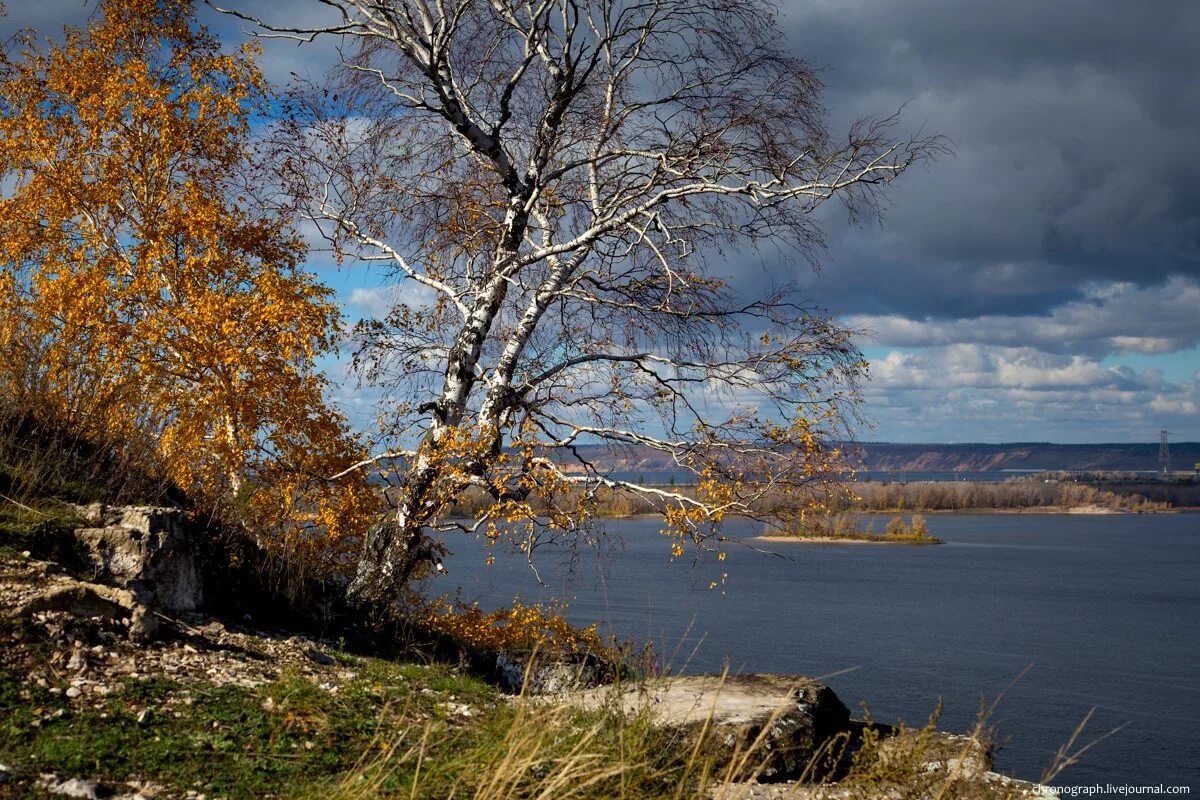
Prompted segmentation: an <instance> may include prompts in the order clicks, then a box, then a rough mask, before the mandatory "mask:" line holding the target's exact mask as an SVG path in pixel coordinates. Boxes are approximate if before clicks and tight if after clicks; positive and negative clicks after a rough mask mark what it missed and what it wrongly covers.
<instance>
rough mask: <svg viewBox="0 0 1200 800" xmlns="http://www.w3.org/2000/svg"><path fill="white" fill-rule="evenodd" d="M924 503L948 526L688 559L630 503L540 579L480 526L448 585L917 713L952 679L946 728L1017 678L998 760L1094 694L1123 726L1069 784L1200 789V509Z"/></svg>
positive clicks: (1028, 769)
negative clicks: (1079, 510) (887, 540)
mask: <svg viewBox="0 0 1200 800" xmlns="http://www.w3.org/2000/svg"><path fill="white" fill-rule="evenodd" d="M929 521H930V530H931V532H932V533H933V534H934V535H936V536H938V537H940V538H942V539H944V540H945V541H946V544H944V545H940V546H927V547H913V546H900V545H819V544H799V543H782V544H781V543H774V542H772V543H769V544H768V543H756V546H759V547H762V548H764V549H769V550H771V551H773V552H774V553H776V554H778V555H779V556H783V557H777V556H770V555H763V554H760V553H757V552H754V551H752V550H749V549H746V548H741V547H736V546H735V547H734V548H733V549H732V550H731V551H730V554H729V557H728V559H727V560H726V561H724V562H719V563H718V562H716V561H715V560H712V561H709V562H705V563H701V564H693V562H692V560H691V559H690V558H683V559H677V560H675V561H674V562H672V561H671V560H670V557H669V548H668V546H667V544H666V541H665V540H664V539H663V537H661V536H660V535H658V530H659V528H660V527H661V526H660V524H659V522H657V521H656V520H654V519H647V518H636V519H628V520H617V521H612V522H609V523H608V526H609V534H610V536H611V537H612V539H613V541H614V544H613V546H612V547H610V548H607V549H606V551H605V552H604V553H603V554H602V555H600V556H597V555H596V553H594V552H591V551H589V552H588V553H586V554H581V555H580V556H579V557H578V558H575V559H568V558H567V557H566V555H567V554H565V553H555V552H553V551H551V552H547V553H545V554H544V556H543V555H542V554H539V560H538V561H537V562H536V563H537V564H538V565H539V569H540V574H541V576H542V579H543V581H544V582H545V585H544V586H539V584H538V582H537V580H535V578H534V575H533V572H532V571H531V570H530V569H529V568H528V567H527V566H526V565H525V564H524V562H523V560H522V559H520V558H516V557H509V558H504V557H498V558H497V559H496V563H495V564H494V565H492V566H490V567H486V566H484V558H485V554H484V553H483V551H482V548H480V547H479V546H477V545H474V544H473V543H468V544H460V545H459V547H458V549H459V552H458V553H457V554H456V555H455V556H453V557H452V558H450V559H449V560H448V561H447V566H448V568H449V570H450V575H449V577H448V578H445V579H442V582H441V585H440V587H439V588H449V589H450V590H451V591H453V590H454V589H455V587H457V588H458V589H460V590H461V593H462V596H463V598H464V599H467V600H478V601H479V602H480V603H481V605H484V606H498V605H505V604H507V603H508V602H509V601H511V598H512V597H513V595H514V594H519V595H520V596H521V598H522V599H523V600H526V601H532V600H547V599H550V598H559V599H563V600H566V601H567V602H569V611H568V616H569V617H570V619H571V620H572V621H573V622H576V623H589V622H592V621H599V622H601V623H602V624H603V626H604V630H605V631H606V632H611V633H615V634H617V635H619V636H621V637H631V638H637V639H641V640H645V639H649V640H652V641H653V642H654V643H655V647H656V648H657V650H658V652H659V653H660V655H661V657H662V658H663V660H664V661H665V662H666V664H667V666H669V668H670V669H672V670H674V671H676V672H692V673H698V672H718V671H720V670H721V668H722V666H723V664H725V663H726V662H728V664H729V667H730V669H731V671H733V672H776V673H801V674H806V675H815V676H828V677H827V682H828V683H829V685H830V686H832V687H833V688H834V690H835V691H836V692H837V693H838V696H839V697H841V698H842V700H843V701H844V702H845V703H846V704H847V705H848V706H850V707H851V709H852V710H857V707H858V705H859V703H860V702H866V703H869V705H870V711H871V714H872V715H873V716H874V717H875V718H877V719H880V720H885V721H892V720H896V719H903V720H905V721H907V722H910V723H921V722H923V721H924V719H925V718H926V717H927V716H928V714H929V713H930V711H932V710H933V708H934V707H935V705H936V704H937V701H938V698H939V697H941V698H942V699H943V701H944V704H945V708H944V711H943V714H942V720H941V727H942V728H943V729H946V730H966V729H969V728H970V727H971V726H972V724H973V722H974V720H975V715H976V712H977V711H978V709H979V707H980V703H981V701H983V700H986V701H987V702H988V703H990V702H992V701H993V700H994V699H995V698H996V697H997V696H998V695H999V694H1000V693H1001V692H1003V697H1002V698H1001V699H1000V701H999V703H998V705H997V707H996V710H995V713H994V714H993V715H992V724H993V726H994V727H995V729H996V731H997V733H998V735H999V738H1000V740H1001V742H1002V743H1003V747H1002V749H1001V750H1000V753H999V756H998V759H997V764H998V768H999V769H1000V770H1002V771H1005V772H1009V773H1012V774H1016V775H1017V776H1018V777H1022V778H1027V779H1034V780H1036V779H1038V778H1039V777H1040V776H1041V774H1042V771H1043V769H1044V768H1045V767H1046V766H1047V765H1048V764H1049V763H1050V762H1051V761H1052V760H1053V758H1054V755H1055V753H1056V752H1057V751H1058V749H1059V746H1060V745H1062V744H1063V743H1064V742H1065V741H1066V740H1067V739H1068V737H1069V736H1070V735H1071V733H1072V731H1073V730H1074V729H1075V727H1076V725H1077V724H1078V723H1079V722H1080V721H1081V720H1082V719H1083V718H1084V717H1085V715H1087V713H1088V712H1089V710H1090V709H1092V708H1095V709H1096V710H1095V713H1094V715H1093V716H1092V719H1091V721H1090V722H1089V724H1088V726H1087V729H1086V730H1085V732H1084V733H1083V735H1082V736H1081V737H1080V740H1079V744H1084V743H1087V742H1090V741H1092V740H1093V739H1095V738H1096V737H1099V736H1102V735H1103V734H1105V733H1107V732H1109V731H1112V730H1113V729H1115V728H1117V727H1119V726H1124V727H1122V728H1121V729H1120V730H1119V731H1118V732H1116V733H1114V734H1112V735H1111V736H1109V737H1108V738H1107V739H1105V740H1104V741H1101V742H1099V743H1098V744H1096V745H1095V746H1094V747H1093V748H1092V749H1091V750H1089V751H1088V752H1087V753H1086V754H1084V756H1083V758H1082V761H1081V763H1079V764H1078V765H1076V766H1075V767H1073V768H1071V769H1070V770H1068V771H1066V772H1065V773H1063V775H1062V776H1061V777H1060V778H1059V779H1058V780H1057V781H1055V783H1058V784H1061V785H1080V784H1097V783H1099V784H1105V783H1112V784H1136V785H1144V784H1160V783H1161V784H1167V785H1188V786H1191V787H1194V788H1200V733H1198V732H1197V731H1198V723H1197V719H1198V718H1200V515H1196V514H1172V515H1141V516H1138V515H1096V516H1091V515H1036V514H1004V515H1001V514H996V515H931V516H930V517H929ZM874 527H876V528H879V529H882V524H878V523H877V524H876V525H875V526H874ZM757 530H758V528H757V526H756V525H753V524H752V523H750V522H748V521H741V522H736V523H734V524H732V525H731V526H730V527H729V528H728V532H729V533H730V534H731V535H739V536H751V535H753V534H754V533H755V532H756V531H757ZM721 571H725V572H728V574H729V577H728V580H727V582H726V583H725V586H724V589H723V590H722V589H721V588H718V589H714V590H710V589H708V588H707V587H708V585H709V583H710V581H711V580H713V579H714V578H717V577H719V573H720V572H721ZM1018 677H1019V679H1018ZM1014 681H1015V683H1014ZM1010 684H1011V685H1010Z"/></svg>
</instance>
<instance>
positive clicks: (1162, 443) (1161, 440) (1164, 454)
mask: <svg viewBox="0 0 1200 800" xmlns="http://www.w3.org/2000/svg"><path fill="white" fill-rule="evenodd" d="M1170 472H1171V446H1170V445H1169V444H1167V429H1166V428H1163V429H1162V430H1161V431H1159V433H1158V477H1160V478H1163V479H1166V477H1167V475H1169V474H1170Z"/></svg>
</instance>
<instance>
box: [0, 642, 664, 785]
mask: <svg viewBox="0 0 1200 800" xmlns="http://www.w3.org/2000/svg"><path fill="white" fill-rule="evenodd" d="M341 660H342V661H343V662H353V663H354V664H355V668H356V672H357V677H356V678H355V679H354V680H353V681H350V682H349V683H348V684H346V685H343V686H342V688H341V689H340V690H339V691H336V692H330V691H327V690H326V689H322V688H320V687H318V686H316V685H315V684H313V683H312V682H311V681H309V680H307V679H305V678H302V677H296V676H285V677H283V678H281V679H280V680H278V681H276V682H274V683H271V684H268V685H266V686H263V687H259V688H254V689H247V688H242V687H237V686H214V685H197V684H191V683H189V684H187V685H184V684H181V683H176V682H173V681H168V680H134V681H127V682H125V683H123V684H121V685H120V687H119V690H118V691H115V692H113V693H112V694H110V695H108V696H107V697H105V698H103V699H102V701H101V702H100V703H99V704H98V705H97V706H96V707H94V708H87V709H82V710H70V709H69V708H68V707H67V706H66V705H65V704H64V703H63V701H62V700H61V699H60V698H59V697H57V696H55V695H53V694H51V693H50V692H48V691H47V690H44V689H40V688H38V687H36V686H31V685H29V684H26V683H24V682H23V681H22V680H21V679H20V677H18V676H16V675H13V674H10V673H0V709H4V714H3V722H0V762H3V763H5V764H7V765H8V766H9V767H10V768H12V769H14V770H17V771H18V772H19V773H20V772H24V773H26V774H28V775H36V774H38V773H41V772H54V773H57V774H59V775H61V776H68V777H76V776H80V777H88V778H90V779H93V780H97V781H100V782H102V783H104V784H108V785H111V786H118V785H119V784H122V783H124V782H125V781H128V780H131V779H135V778H136V779H141V780H152V781H154V782H156V783H161V784H164V785H167V786H170V787H174V788H175V789H177V790H181V791H182V790H189V789H191V790H196V791H200V792H204V793H206V794H209V795H210V796H214V795H215V796H220V797H225V798H230V800H236V799H237V798H247V799H250V798H268V797H280V798H284V797H286V798H310V797H311V798H327V797H335V798H337V797H347V798H348V797H376V796H386V797H405V798H431V799H432V798H445V797H451V796H455V797H481V798H482V797H487V798H501V797H526V796H537V795H538V794H539V793H540V792H543V791H544V790H547V789H552V790H553V793H552V794H550V795H545V796H550V797H555V798H558V797H563V798H566V797H579V798H597V800H598V799H599V798H607V797H629V798H650V797H662V796H664V793H665V792H667V791H668V789H669V788H671V787H673V785H674V784H672V783H669V782H668V781H667V777H666V776H667V775H668V771H665V770H664V755H663V754H667V755H666V756H665V761H666V762H668V763H669V762H670V761H671V757H670V755H669V754H670V753H672V752H674V751H673V750H671V749H669V748H666V747H665V745H666V744H667V741H668V740H669V738H670V736H669V735H668V734H664V733H663V732H661V731H659V730H658V729H656V728H653V727H652V726H650V725H649V724H647V722H646V721H645V720H641V719H634V718H625V719H622V720H621V722H620V724H614V717H612V716H611V715H609V714H607V713H606V712H599V711H580V710H575V709H572V708H569V707H563V706H554V707H542V706H540V705H535V704H532V703H527V702H523V701H520V702H516V703H513V702H510V701H509V700H508V699H506V698H505V697H503V696H502V695H500V694H499V693H498V692H497V691H496V690H495V689H493V688H491V687H490V686H488V685H487V684H485V683H482V682H481V681H479V680H476V679H474V678H471V677H467V676H464V675H460V674H457V673H456V672H455V671H454V670H452V669H450V668H449V667H446V666H439V665H431V666H424V665H420V664H415V663H410V664H395V663H392V662H388V661H384V660H380V659H355V658H354V657H352V656H349V655H345V654H341ZM59 710H63V713H61V714H58V711H59ZM147 710H148V715H149V716H148V718H146V719H144V720H143V723H142V724H139V723H138V718H139V714H141V713H142V712H143V711H147ZM464 712H465V713H464ZM633 753H637V754H638V755H637V756H636V757H634V758H631V754H633ZM652 753H657V755H652ZM364 786H370V787H372V788H371V792H370V793H367V794H364V793H363V792H362V790H363V788H364ZM535 789H536V791H535Z"/></svg>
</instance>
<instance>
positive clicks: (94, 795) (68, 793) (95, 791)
mask: <svg viewBox="0 0 1200 800" xmlns="http://www.w3.org/2000/svg"><path fill="white" fill-rule="evenodd" d="M46 791H47V792H49V793H50V794H57V795H62V796H63V797H77V798H82V800H99V798H102V797H108V796H109V793H108V792H104V791H102V790H101V788H100V786H99V784H97V783H96V782H95V781H85V780H83V779H82V778H72V779H70V780H67V781H58V782H52V783H50V784H49V785H48V786H47V787H46Z"/></svg>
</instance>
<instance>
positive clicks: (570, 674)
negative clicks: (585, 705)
mask: <svg viewBox="0 0 1200 800" xmlns="http://www.w3.org/2000/svg"><path fill="white" fill-rule="evenodd" d="M529 659H530V655H529V654H527V653H497V654H496V661H495V666H494V670H495V672H494V674H495V676H496V682H497V683H498V684H499V685H500V688H501V689H503V690H504V691H506V692H512V693H513V694H518V693H520V692H521V691H522V690H523V691H524V692H525V693H526V694H535V695H557V694H563V693H565V692H573V691H575V690H577V689H587V688H589V687H593V686H598V685H599V684H601V683H604V682H606V681H607V680H608V679H610V678H611V672H612V670H611V668H606V667H605V665H604V664H602V663H601V662H600V660H599V659H597V658H595V657H594V656H591V655H587V654H577V655H570V656H566V655H564V656H558V657H556V658H549V657H546V656H543V655H539V656H538V658H537V660H536V661H535V662H534V664H533V666H532V667H531V666H530V665H529Z"/></svg>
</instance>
